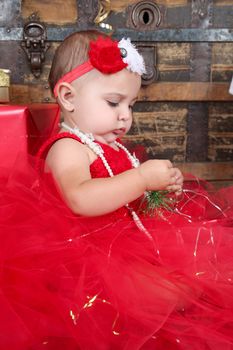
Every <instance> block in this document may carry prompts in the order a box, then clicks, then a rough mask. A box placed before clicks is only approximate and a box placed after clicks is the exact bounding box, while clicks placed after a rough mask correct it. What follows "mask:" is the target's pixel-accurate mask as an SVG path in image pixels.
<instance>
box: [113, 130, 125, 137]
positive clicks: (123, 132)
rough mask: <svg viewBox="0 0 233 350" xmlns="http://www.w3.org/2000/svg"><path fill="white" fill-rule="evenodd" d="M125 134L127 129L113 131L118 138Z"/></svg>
mask: <svg viewBox="0 0 233 350" xmlns="http://www.w3.org/2000/svg"><path fill="white" fill-rule="evenodd" d="M125 132H126V128H120V129H115V130H113V134H114V135H116V136H121V135H124V134H125Z"/></svg>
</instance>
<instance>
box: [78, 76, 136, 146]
mask: <svg viewBox="0 0 233 350" xmlns="http://www.w3.org/2000/svg"><path fill="white" fill-rule="evenodd" d="M83 78H84V79H83V81H81V80H80V81H79V79H77V80H76V81H75V82H73V83H72V85H73V86H74V87H75V90H76V97H75V111H76V112H75V115H74V117H73V120H74V122H75V124H76V125H77V126H78V127H79V129H80V130H82V131H83V132H86V133H92V134H93V135H94V136H95V139H96V140H97V141H100V142H102V143H106V144H109V145H112V143H113V142H114V141H115V140H116V139H117V138H118V137H122V136H123V135H125V134H126V133H127V132H128V130H129V129H130V127H131V124H132V107H133V105H134V103H135V102H136V99H137V95H138V92H139V89H140V86H141V77H140V76H139V75H138V74H136V73H131V72H129V71H128V70H127V69H123V70H122V71H120V72H118V73H115V74H109V75H108V74H102V73H100V72H99V71H97V70H93V71H91V72H90V73H88V74H87V75H86V77H85V76H83Z"/></svg>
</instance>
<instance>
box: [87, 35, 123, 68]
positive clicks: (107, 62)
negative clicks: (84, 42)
mask: <svg viewBox="0 0 233 350" xmlns="http://www.w3.org/2000/svg"><path fill="white" fill-rule="evenodd" d="M89 59H90V62H91V64H92V65H93V67H95V68H96V69H98V70H99V71H100V72H102V73H105V74H111V73H116V72H119V71H120V70H122V69H123V68H125V67H127V63H124V62H123V60H122V57H121V51H120V49H119V47H118V42H117V41H113V40H112V39H110V38H103V37H101V36H99V37H98V39H97V40H96V41H91V42H90V50H89Z"/></svg>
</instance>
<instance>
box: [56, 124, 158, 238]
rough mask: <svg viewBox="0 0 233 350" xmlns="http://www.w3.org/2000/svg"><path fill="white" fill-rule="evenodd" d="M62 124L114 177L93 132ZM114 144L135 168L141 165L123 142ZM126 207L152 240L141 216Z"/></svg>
mask: <svg viewBox="0 0 233 350" xmlns="http://www.w3.org/2000/svg"><path fill="white" fill-rule="evenodd" d="M61 126H62V127H63V128H64V129H66V130H68V131H69V132H70V133H71V134H74V135H76V136H78V138H80V140H81V142H82V143H83V144H85V145H87V146H88V147H89V148H90V149H91V150H92V151H93V152H94V153H95V154H96V155H97V156H98V157H100V159H101V160H102V162H103V164H104V166H105V168H106V170H107V172H108V174H109V176H110V177H113V176H114V174H113V171H112V169H111V167H110V165H109V164H108V161H107V159H106V158H105V156H104V150H103V149H102V147H101V146H100V145H99V144H98V143H96V142H95V139H94V136H93V135H92V134H91V133H86V134H85V133H83V132H82V131H81V130H79V129H78V127H77V126H75V127H74V128H71V127H69V126H68V125H67V124H66V123H61ZM114 144H115V145H116V146H117V147H119V148H120V149H122V150H123V151H124V152H125V153H126V154H127V157H128V159H129V160H130V162H131V164H132V166H133V167H134V168H138V167H139V165H140V162H139V160H138V159H137V158H136V157H135V155H132V154H131V153H130V152H129V151H128V150H127V148H126V147H125V146H123V145H122V144H121V143H119V142H117V141H115V142H114ZM125 207H126V208H127V209H128V210H129V212H130V213H131V215H132V218H133V220H134V222H135V224H136V226H137V227H138V228H139V230H140V231H142V232H143V233H145V234H146V236H147V237H148V238H149V239H150V240H152V236H151V235H150V233H149V232H148V230H147V229H146V228H145V226H144V225H143V223H142V221H141V219H140V218H139V216H138V214H137V213H136V212H135V210H133V209H132V208H131V207H130V206H129V204H128V203H127V204H125Z"/></svg>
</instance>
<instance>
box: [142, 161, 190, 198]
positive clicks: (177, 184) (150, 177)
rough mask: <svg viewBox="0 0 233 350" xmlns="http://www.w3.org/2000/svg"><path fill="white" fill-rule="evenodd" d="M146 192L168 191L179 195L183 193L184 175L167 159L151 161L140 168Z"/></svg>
mask: <svg viewBox="0 0 233 350" xmlns="http://www.w3.org/2000/svg"><path fill="white" fill-rule="evenodd" d="M138 171H139V173H140V175H141V176H142V178H143V180H144V183H145V187H146V190H148V191H157V190H167V191H169V192H175V194H176V195H179V194H180V193H181V192H182V186H183V175H182V173H181V171H180V170H179V169H178V168H174V167H173V165H172V163H171V162H170V161H169V160H166V159H161V160H159V159H151V160H148V161H146V162H145V163H143V164H141V165H140V167H139V168H138Z"/></svg>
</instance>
